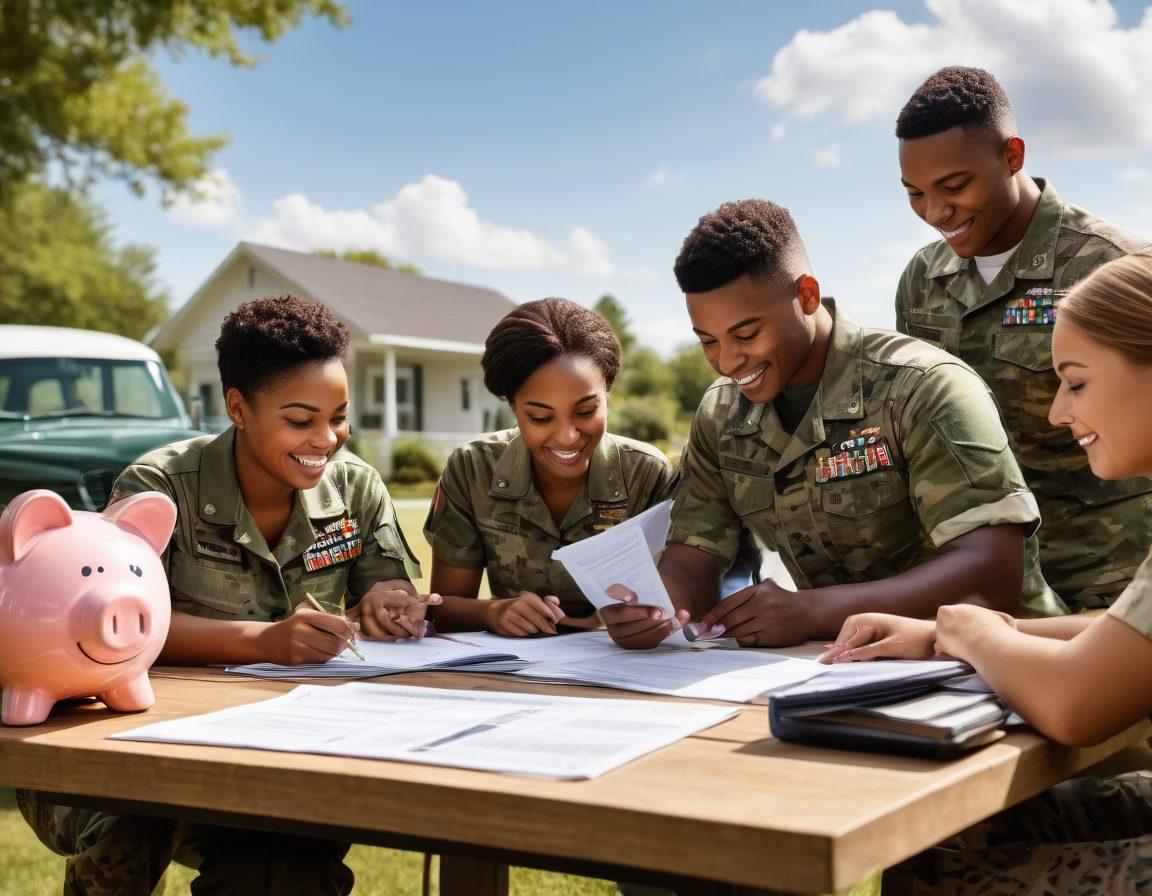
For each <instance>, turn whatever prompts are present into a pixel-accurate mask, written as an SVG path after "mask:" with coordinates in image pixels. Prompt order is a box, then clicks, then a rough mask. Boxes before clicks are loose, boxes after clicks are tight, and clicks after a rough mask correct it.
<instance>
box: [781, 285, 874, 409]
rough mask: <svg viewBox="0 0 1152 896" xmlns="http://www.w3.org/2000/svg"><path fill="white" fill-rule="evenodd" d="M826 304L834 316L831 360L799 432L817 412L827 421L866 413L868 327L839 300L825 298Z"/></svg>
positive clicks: (826, 365)
mask: <svg viewBox="0 0 1152 896" xmlns="http://www.w3.org/2000/svg"><path fill="white" fill-rule="evenodd" d="M824 307H825V308H827V309H828V311H829V312H830V313H831V315H832V338H831V345H829V346H828V359H827V360H826V361H825V362H824V373H823V374H822V375H821V377H820V389H819V391H818V392H817V393H816V398H814V399H813V400H812V407H811V408H810V409H809V412H808V414H807V415H806V416H805V419H804V420H803V421H801V423H800V426H799V427H798V428H797V432H799V431H800V430H801V429H803V428H805V427H807V426H809V425H810V423H811V419H812V418H814V417H815V415H816V413H819V415H820V417H821V418H822V419H824V420H859V419H861V418H862V417H863V416H864V330H863V329H862V328H861V326H860V324H858V323H856V321H854V320H853V319H852V318H850V317H849V316H848V315H847V314H845V313H844V312H843V311H842V310H841V309H840V306H839V305H837V304H836V300H835V299H831V298H825V299H824Z"/></svg>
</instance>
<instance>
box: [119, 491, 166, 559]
mask: <svg viewBox="0 0 1152 896" xmlns="http://www.w3.org/2000/svg"><path fill="white" fill-rule="evenodd" d="M104 518H105V519H107V520H110V521H111V522H113V523H115V524H116V525H117V526H118V527H119V528H121V529H123V530H124V531H125V532H131V533H132V534H133V535H139V536H140V537H141V538H143V539H144V540H145V541H146V542H148V544H150V545H152V550H154V551H155V552H156V553H157V554H163V553H164V549H165V548H166V547H168V539H169V538H171V537H172V529H173V528H174V527H175V525H176V505H175V504H174V503H173V502H172V499H171V498H169V497H168V496H167V495H163V494H161V493H160V492H140V493H139V494H137V495H132V496H131V497H128V498H125V499H124V500H123V501H117V502H116V503H115V504H112V505H110V506H108V507H106V508H105V509H104Z"/></svg>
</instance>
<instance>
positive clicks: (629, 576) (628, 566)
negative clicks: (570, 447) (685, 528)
mask: <svg viewBox="0 0 1152 896" xmlns="http://www.w3.org/2000/svg"><path fill="white" fill-rule="evenodd" d="M671 524H672V502H671V501H662V502H661V503H659V504H657V505H656V506H654V507H649V508H648V509H647V510H645V511H644V512H643V513H641V514H639V515H638V516H634V517H632V518H631V519H627V520H624V521H623V522H622V523H617V524H616V525H615V526H613V527H612V528H610V529H605V530H604V531H603V532H601V533H600V534H599V535H593V536H592V537H591V538H585V539H583V540H581V541H577V542H576V543H574V544H569V545H565V546H564V547H562V548H557V549H556V550H554V551H553V552H552V559H553V560H559V561H560V562H561V563H563V564H564V568H565V569H567V570H568V573H569V575H571V576H572V578H573V579H574V580H575V581H576V584H577V585H579V586H580V590H581V591H583V592H584V596H585V597H586V598H588V600H589V601H590V602H591V603H592V605H593V606H594V607H596V609H597V610H599V609H600V608H601V607H606V606H609V605H610V604H616V603H618V601H616V600H613V599H612V598H611V597H609V596H608V595H607V594H605V589H607V588H608V586H609V585H612V584H615V583H617V582H618V583H620V584H621V585H624V586H625V587H627V588H630V589H631V590H633V591H635V592H636V595H637V599H638V601H639V603H642V604H644V605H645V606H650V607H660V609H662V610H664V611H665V612H666V613H668V614H669V616H674V615H675V613H676V608H675V607H673V606H672V599H671V598H670V597H669V596H668V590H667V589H666V588H665V587H664V582H663V581H661V579H660V573H658V572H657V571H656V563H655V561H654V560H653V557H654V556H655V555H656V554H658V553H660V552H661V551H662V550H664V545H665V543H666V541H667V539H668V529H669V527H670V526H671Z"/></svg>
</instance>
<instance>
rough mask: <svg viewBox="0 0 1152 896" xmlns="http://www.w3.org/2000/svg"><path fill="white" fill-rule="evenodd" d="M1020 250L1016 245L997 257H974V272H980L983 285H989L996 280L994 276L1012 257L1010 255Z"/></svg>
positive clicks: (1018, 245)
mask: <svg viewBox="0 0 1152 896" xmlns="http://www.w3.org/2000/svg"><path fill="white" fill-rule="evenodd" d="M1019 248H1020V244H1019V243H1017V244H1016V245H1015V246H1013V247H1012V248H1011V249H1009V250H1008V251H1007V252H1001V253H1000V254H999V255H977V256H976V270H978V271H979V272H980V276H981V278H983V280H984V282H985V283H991V282H992V281H993V280H995V279H996V275H997V274H999V273H1000V271H1001V269H1002V268H1003V267H1004V265H1005V264H1007V263H1008V259H1009V258H1011V257H1012V253H1013V252H1015V251H1016V250H1017V249H1019Z"/></svg>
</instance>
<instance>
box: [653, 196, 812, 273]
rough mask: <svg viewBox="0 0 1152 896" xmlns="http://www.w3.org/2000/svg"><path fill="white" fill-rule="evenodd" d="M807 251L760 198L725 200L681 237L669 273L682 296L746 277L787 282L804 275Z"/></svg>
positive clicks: (783, 214) (781, 212)
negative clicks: (685, 235)
mask: <svg viewBox="0 0 1152 896" xmlns="http://www.w3.org/2000/svg"><path fill="white" fill-rule="evenodd" d="M808 266H809V265H808V253H807V251H806V250H805V248H804V242H803V240H801V239H800V233H799V231H798V230H797V229H796V222H795V221H793V220H792V216H791V215H790V214H789V213H788V209H786V208H783V207H781V206H779V205H775V204H774V203H771V202H768V201H767V200H765V199H742V200H740V201H739V202H725V203H724V204H723V205H722V206H720V207H719V208H718V209H716V211H714V212H710V213H709V214H707V215H705V216H704V217H702V218H701V219H700V221H699V222H698V223H697V224H696V226H695V227H694V228H693V229H692V232H691V233H690V234H688V236H687V237H685V238H684V245H683V246H682V247H681V248H680V254H679V255H678V256H677V257H676V263H675V265H673V268H672V269H673V272H674V273H675V274H676V282H677V283H678V284H679V285H680V289H681V290H682V291H683V292H685V293H696V292H709V291H711V290H713V289H719V288H720V287H721V286H723V285H724V284H726V283H731V282H732V281H733V280H735V279H736V278H737V277H741V276H743V275H744V274H748V275H750V276H752V277H753V278H756V279H759V278H763V277H777V276H780V277H782V278H787V279H793V278H795V277H796V276H798V275H799V274H802V273H806V272H807V268H808Z"/></svg>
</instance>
